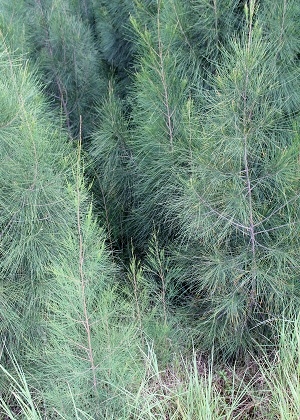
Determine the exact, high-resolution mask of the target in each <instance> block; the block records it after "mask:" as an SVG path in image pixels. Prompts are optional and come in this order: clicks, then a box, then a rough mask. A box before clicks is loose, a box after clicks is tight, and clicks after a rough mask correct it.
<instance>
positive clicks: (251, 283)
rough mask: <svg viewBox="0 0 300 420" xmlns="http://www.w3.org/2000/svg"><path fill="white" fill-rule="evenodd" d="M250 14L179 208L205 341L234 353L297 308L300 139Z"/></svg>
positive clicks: (219, 78)
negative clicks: (287, 115) (286, 115)
mask: <svg viewBox="0 0 300 420" xmlns="http://www.w3.org/2000/svg"><path fill="white" fill-rule="evenodd" d="M246 11H247V12H248V15H247V16H248V30H247V31H246V33H245V34H244V35H243V36H242V37H241V39H240V40H238V39H234V40H232V42H231V45H230V49H228V50H224V51H223V59H222V66H218V68H217V75H216V77H215V78H214V81H213V83H214V91H213V92H211V93H210V94H208V96H207V101H208V104H209V107H208V112H207V114H206V115H205V117H204V118H201V120H202V127H201V128H200V129H199V136H198V145H197V149H194V150H193V158H192V162H193V164H192V170H191V172H190V174H189V175H188V176H186V175H187V174H186V173H185V174H183V175H182V187H181V196H180V197H178V199H177V200H176V201H174V202H173V204H172V211H174V208H175V209H176V210H177V213H178V217H179V220H180V221H181V225H182V241H183V242H182V243H183V244H186V250H185V245H184V246H183V247H182V252H183V254H184V258H183V263H184V259H185V258H186V261H187V273H189V277H188V282H189V283H190V284H191V287H192V289H193V290H194V293H195V298H194V300H193V303H192V306H193V305H195V307H194V308H193V309H194V310H196V314H197V323H198V327H199V330H198V331H199V335H200V337H201V340H202V341H201V342H202V343H206V345H207V346H208V348H210V347H211V346H212V345H215V346H216V347H217V348H219V349H222V350H224V352H225V353H227V354H234V353H236V352H237V351H239V350H244V349H247V348H248V347H249V346H250V345H251V340H252V339H253V337H258V336H259V335H260V334H263V333H264V334H266V333H267V326H268V324H269V323H271V321H272V318H273V317H274V316H276V315H278V314H280V312H281V311H282V310H283V309H284V307H286V306H288V305H290V304H296V305H299V287H298V281H297V279H298V275H299V263H300V261H299V253H298V249H299V227H300V220H299V204H300V201H299V198H300V196H299V193H300V190H299V188H300V184H299V162H298V156H299V147H300V144H299V137H298V136H297V134H296V130H295V129H294V126H293V121H291V120H289V119H287V118H284V108H285V104H284V100H283V98H284V95H283V91H282V85H281V83H280V81H279V80H278V71H279V70H278V67H277V66H276V64H275V63H274V54H275V52H274V49H273V48H272V46H271V47H270V45H269V44H268V43H267V42H265V41H264V40H263V38H262V35H261V30H260V28H259V27H258V26H255V25H253V21H252V19H253V17H254V3H253V2H252V4H251V7H250V9H249V10H248V9H247V10H246ZM285 99H286V101H288V100H289V98H285ZM199 118H200V116H199Z"/></svg>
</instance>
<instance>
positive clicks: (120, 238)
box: [90, 84, 133, 249]
mask: <svg viewBox="0 0 300 420" xmlns="http://www.w3.org/2000/svg"><path fill="white" fill-rule="evenodd" d="M123 108H124V104H123V102H122V101H121V100H120V99H119V98H118V97H117V96H116V95H115V92H114V88H113V86H112V84H110V88H109V92H108V97H107V98H106V100H105V101H104V102H103V103H102V105H101V108H99V109H98V113H97V115H98V128H97V130H95V132H94V134H93V138H92V140H91V147H90V156H91V157H92V161H93V167H92V169H93V170H92V171H91V177H92V178H94V183H93V191H94V194H95V201H97V207H98V208H99V211H100V215H102V223H103V225H105V226H106V229H107V233H108V239H109V242H110V246H111V248H112V249H114V248H116V245H118V246H117V247H118V249H122V247H123V246H126V242H127V243H128V242H129V237H128V232H127V226H126V218H127V217H128V214H129V212H130V208H131V206H132V184H133V179H132V175H133V171H132V167H131V166H132V156H131V152H130V150H129V147H128V139H129V136H130V132H129V127H128V125H129V124H128V122H127V121H126V119H125V113H124V109H123Z"/></svg>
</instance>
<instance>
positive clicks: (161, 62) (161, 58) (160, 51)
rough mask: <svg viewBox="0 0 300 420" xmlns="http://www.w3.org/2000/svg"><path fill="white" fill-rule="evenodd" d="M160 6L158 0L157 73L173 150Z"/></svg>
mask: <svg viewBox="0 0 300 420" xmlns="http://www.w3.org/2000/svg"><path fill="white" fill-rule="evenodd" d="M160 8H161V0H159V2H158V10H157V37H158V56H159V67H160V71H159V75H160V77H161V81H162V85H163V90H164V105H165V107H166V118H167V122H166V123H167V129H168V133H169V140H170V146H171V151H172V152H173V123H172V116H173V112H172V111H171V109H170V105H169V92H168V85H167V81H166V75H165V64H164V53H163V44H162V41H161V31H160Z"/></svg>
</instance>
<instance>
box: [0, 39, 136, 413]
mask: <svg viewBox="0 0 300 420" xmlns="http://www.w3.org/2000/svg"><path fill="white" fill-rule="evenodd" d="M0 51H1V62H2V71H1V76H0V86H1V98H0V104H1V117H0V118H1V122H0V136H1V142H0V154H1V166H0V174H1V182H0V195H1V204H0V206H1V211H0V227H1V236H0V240H1V241H0V253H1V261H0V303H1V306H0V315H1V325H0V337H1V355H2V357H1V363H2V364H4V366H5V368H6V369H7V370H8V371H9V370H10V360H11V358H10V355H14V356H15V358H16V360H17V362H18V363H19V365H20V366H21V367H22V369H23V371H24V372H25V373H26V375H27V378H28V383H29V385H30V386H32V387H33V389H34V391H33V394H34V398H35V399H36V400H37V401H41V405H42V407H43V408H42V411H43V414H44V416H45V417H47V418H57V411H59V412H61V414H62V415H64V416H65V418H67V419H71V418H74V417H75V418H76V415H78V413H80V416H84V412H85V413H87V414H88V415H90V416H91V417H92V418H104V417H105V416H106V412H109V413H110V414H112V415H114V416H115V418H118V417H119V416H121V415H122V414H121V413H122V412H124V410H125V408H124V406H123V405H124V404H123V402H122V401H123V400H122V399H121V398H119V395H118V394H119V392H118V391H117V388H118V387H119V386H120V387H124V388H126V387H128V388H130V387H131V386H132V383H133V382H134V380H136V378H137V376H136V375H139V374H140V373H139V372H140V370H139V360H140V359H139V357H138V355H139V348H138V344H139V342H140V339H139V336H138V335H137V334H136V331H137V324H136V321H135V319H134V316H133V310H132V306H131V305H129V304H128V303H127V302H126V301H124V299H123V300H122V299H120V298H119V294H118V292H117V282H116V281H115V280H116V269H115V266H114V265H113V264H112V262H111V260H110V257H109V255H108V253H107V251H106V249H105V237H104V233H103V231H101V230H100V229H99V228H98V227H97V225H96V222H95V220H94V219H93V216H92V209H91V207H90V205H89V203H88V198H87V191H86V189H85V187H84V181H83V175H82V169H81V162H80V157H76V156H75V155H74V153H73V152H72V149H71V147H70V145H69V144H68V142H67V136H66V134H65V133H64V132H63V131H62V130H61V129H60V126H59V119H58V118H57V117H56V116H54V115H53V114H52V113H50V111H49V109H48V106H47V105H46V103H45V100H44V98H43V96H42V95H41V93H40V91H39V89H38V88H37V82H36V80H35V78H34V77H33V76H32V73H31V72H30V70H29V69H28V67H27V66H26V65H25V63H24V60H23V59H21V58H19V59H18V60H17V59H16V58H15V57H13V55H12V53H11V52H10V51H9V48H8V47H7V46H6V45H5V43H4V40H3V38H2V39H1V50H0ZM133 354H135V355H136V356H133ZM133 359H136V363H133ZM0 383H1V397H2V398H3V397H5V395H7V398H8V403H11V404H14V401H13V394H11V393H10V390H11V388H10V385H11V384H10V383H7V378H6V379H5V378H3V375H2V374H1V378H0ZM108 401H110V403H109V402H108ZM15 402H16V401H15ZM23 408H24V407H23Z"/></svg>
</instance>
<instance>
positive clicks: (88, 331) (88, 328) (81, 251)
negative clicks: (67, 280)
mask: <svg viewBox="0 0 300 420" xmlns="http://www.w3.org/2000/svg"><path fill="white" fill-rule="evenodd" d="M81 127H82V118H81V116H80V136H79V146H78V158H77V182H76V192H77V230H78V238H79V261H78V269H79V276H80V283H81V291H82V304H83V316H84V320H83V325H84V328H85V331H86V334H87V348H86V350H87V353H88V360H89V362H90V365H91V370H92V375H93V388H94V392H95V394H96V395H97V378H96V366H95V363H94V353H93V348H92V339H91V325H90V320H89V315H88V309H87V301H86V294H85V286H86V281H85V276H84V269H83V265H84V248H83V235H82V229H81V217H80V216H81V212H80V203H81V190H80V183H81V180H80V159H81Z"/></svg>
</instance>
